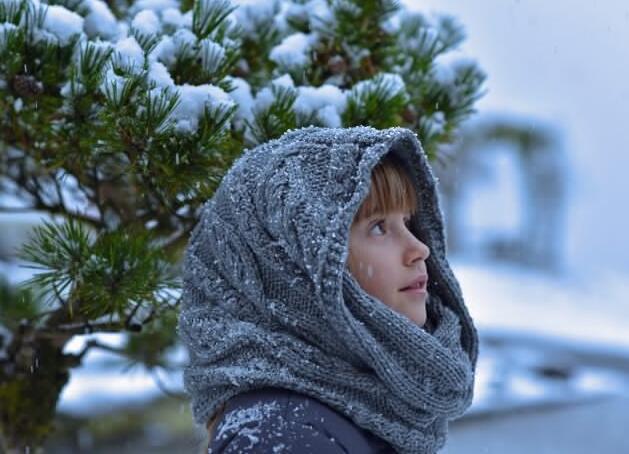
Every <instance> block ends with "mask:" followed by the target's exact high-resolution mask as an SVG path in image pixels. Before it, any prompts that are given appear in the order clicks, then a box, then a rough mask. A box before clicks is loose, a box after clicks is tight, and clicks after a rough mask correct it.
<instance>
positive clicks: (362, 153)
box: [178, 127, 478, 453]
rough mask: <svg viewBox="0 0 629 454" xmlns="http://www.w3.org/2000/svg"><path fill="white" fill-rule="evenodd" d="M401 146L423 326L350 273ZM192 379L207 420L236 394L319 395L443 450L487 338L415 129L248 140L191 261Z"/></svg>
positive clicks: (188, 334) (377, 430) (211, 207)
mask: <svg viewBox="0 0 629 454" xmlns="http://www.w3.org/2000/svg"><path fill="white" fill-rule="evenodd" d="M387 153H394V154H395V155H396V156H397V157H398V158H399V159H401V160H402V161H403V163H404V165H405V168H406V169H407V170H408V171H409V174H410V176H411V179H412V181H413V184H414V186H415V188H416V191H417V196H418V201H419V211H418V214H417V215H416V216H415V217H413V218H412V220H411V229H412V231H413V233H414V234H415V235H416V236H417V237H418V238H421V239H422V240H423V241H424V242H425V243H426V244H427V245H428V246H429V247H430V249H431V255H430V257H429V258H428V260H427V268H428V274H429V284H428V292H429V295H430V297H429V300H428V304H427V311H428V320H429V323H428V325H427V326H426V327H424V328H421V327H419V326H417V325H416V324H414V323H413V322H412V321H410V320H409V319H408V318H407V317H406V316H404V315H401V314H398V313H397V312H395V311H394V310H392V309H391V308H389V307H388V306H386V305H384V304H383V303H381V302H380V301H378V300H377V299H375V298H373V297H371V296H370V295H369V294H367V293H366V292H365V291H363V290H362V289H361V288H360V286H359V284H358V282H357V281H356V280H355V279H354V278H353V277H352V276H351V275H350V274H349V272H348V271H347V269H346V267H345V261H346V258H347V254H348V249H347V245H348V239H349V230H350V226H351V223H352V219H353V217H354V214H355V213H356V212H357V211H358V208H359V207H360V205H361V202H362V201H363V200H364V199H365V198H366V196H367V194H368V192H369V188H370V184H371V170H372V169H373V167H374V166H375V165H376V164H377V162H378V161H379V160H380V158H381V157H382V156H383V155H385V154H387ZM178 332H179V336H180V337H181V339H182V341H183V342H184V344H185V345H186V346H187V348H188V351H189V357H190V363H189V365H188V366H187V367H186V369H185V373H184V383H185V388H186V390H187V392H188V393H189V395H190V397H191V399H192V408H193V413H194V417H195V420H196V421H197V422H198V423H200V424H205V423H206V422H207V421H208V419H209V418H210V417H211V416H212V415H213V414H214V413H215V412H216V411H217V410H218V409H219V407H220V406H221V404H222V403H224V402H226V401H227V400H228V399H229V398H231V397H232V396H234V395H237V394H239V393H242V392H245V391H248V390H251V389H255V388H262V387H265V386H275V387H279V388H285V389H290V390H294V391H297V392H299V393H302V394H305V395H309V396H311V397H314V398H316V399H318V400H320V401H322V402H324V403H326V404H327V405H328V406H330V407H331V408H333V409H335V410H336V411H338V412H339V413H341V414H343V415H345V416H346V417H348V418H349V419H351V420H352V421H353V422H354V423H355V424H356V425H358V426H360V427H362V428H364V429H367V430H368V431H370V432H372V433H374V434H376V435H377V436H379V437H380V438H382V439H384V440H385V441H387V442H388V443H389V444H390V445H391V446H393V447H394V448H395V450H396V451H398V452H401V453H434V452H436V451H437V450H438V449H440V448H441V447H442V446H443V445H444V443H445V437H446V433H447V427H448V420H451V419H453V418H456V417H459V416H461V415H462V414H463V413H464V412H465V410H466V409H467V408H468V407H469V405H470V404H471V401H472V394H473V383H474V370H475V366H476V358H477V354H478V338H477V333H476V330H475V328H474V325H473V324H472V320H471V318H470V316H469V314H468V312H467V309H466V307H465V305H464V302H463V299H462V296H461V290H460V288H459V285H458V283H457V281H456V279H455V277H454V276H453V274H452V271H451V270H450V267H449V265H448V262H447V260H446V250H445V244H444V228H443V220H442V214H441V211H440V208H439V204H438V198H437V193H436V189H435V179H434V177H433V175H432V172H431V170H430V167H429V165H428V162H427V159H426V156H425V154H424V152H423V150H422V148H421V145H420V144H419V141H418V140H417V138H416V136H415V135H414V134H413V133H412V132H410V131H409V130H406V129H402V128H392V129H386V130H376V129H372V128H367V127H356V128H346V129H326V128H314V127H310V128H305V129H301V130H295V131H290V132H287V133H286V134H284V135H283V136H282V137H281V138H279V139H277V140H273V141H270V142H268V143H266V144H264V145H261V146H258V147H256V148H254V149H252V150H247V151H245V152H244V153H243V155H242V156H241V157H240V158H239V159H238V160H237V161H236V162H235V163H234V165H233V167H232V168H231V169H230V170H229V172H228V173H227V174H226V175H225V177H224V178H223V181H222V182H221V185H220V187H219V188H218V190H217V191H216V193H215V195H214V196H213V197H212V199H210V200H209V201H208V202H207V203H206V205H205V206H204V208H203V212H202V215H201V219H200V221H199V223H198V225H197V226H196V228H195V230H194V231H193V233H192V235H191V238H190V242H189V245H188V249H187V251H186V257H185V262H184V293H183V305H182V311H181V315H180V318H179V326H178Z"/></svg>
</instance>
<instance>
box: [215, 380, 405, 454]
mask: <svg viewBox="0 0 629 454" xmlns="http://www.w3.org/2000/svg"><path fill="white" fill-rule="evenodd" d="M240 452H250V453H286V454H288V453H300V454H301V453H304V454H308V453H313V454H315V453H316V454H322V453H326V454H328V453H329V454H352V453H361V454H363V453H364V454H375V453H385V452H393V450H392V449H391V448H390V447H389V445H388V444H386V443H385V442H384V441H383V440H380V439H379V438H378V437H376V436H375V435H373V434H371V433H369V432H368V431H366V430H364V429H361V428H360V427H358V426H356V425H354V424H353V423H352V422H351V421H350V420H349V419H347V418H345V417H344V416H343V415H340V414H338V413H337V412H335V411H334V410H333V409H331V408H330V407H328V406H327V405H325V404H323V403H322V402H319V401H318V400H317V399H314V398H312V397H309V396H306V395H303V394H301V393H297V392H294V391H290V390H286V389H280V388H263V389H257V390H253V391H248V392H246V393H243V394H239V395H237V396H235V397H233V398H232V399H230V400H229V402H228V403H227V405H226V407H225V412H224V414H223V416H222V418H221V419H220V420H219V422H218V424H217V426H216V430H215V431H214V434H213V437H212V439H211V440H210V446H209V449H208V453H209V454H223V453H225V454H227V453H240Z"/></svg>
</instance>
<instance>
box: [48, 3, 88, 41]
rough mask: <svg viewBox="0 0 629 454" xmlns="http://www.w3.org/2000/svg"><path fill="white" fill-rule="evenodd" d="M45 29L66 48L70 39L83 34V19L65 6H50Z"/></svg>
mask: <svg viewBox="0 0 629 454" xmlns="http://www.w3.org/2000/svg"><path fill="white" fill-rule="evenodd" d="M43 29H44V30H46V31H48V32H50V33H52V34H53V35H54V36H55V37H56V38H57V39H58V40H59V44H61V45H62V46H65V45H67V44H69V43H70V39H71V38H72V37H73V36H75V35H78V34H81V33H82V32H83V18H82V17H81V16H79V15H78V14H77V13H75V12H73V11H70V10H68V9H66V8H64V7H63V6H59V5H48V7H47V10H46V17H45V18H44V23H43Z"/></svg>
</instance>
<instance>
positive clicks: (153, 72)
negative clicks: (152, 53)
mask: <svg viewBox="0 0 629 454" xmlns="http://www.w3.org/2000/svg"><path fill="white" fill-rule="evenodd" d="M148 79H149V81H150V82H154V83H155V84H156V85H157V86H158V87H162V88H168V87H171V88H172V87H174V86H175V82H174V81H173V78H172V77H171V76H170V73H169V72H168V69H166V67H165V66H164V65H163V64H162V63H160V62H158V61H151V62H150V63H149V71H148Z"/></svg>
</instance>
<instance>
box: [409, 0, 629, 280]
mask: <svg viewBox="0 0 629 454" xmlns="http://www.w3.org/2000/svg"><path fill="white" fill-rule="evenodd" d="M402 3H403V4H404V5H406V6H407V7H408V8H409V9H412V10H416V11H420V12H422V13H430V12H431V11H432V12H441V13H448V14H451V15H454V16H455V17H456V18H457V19H458V20H459V21H460V22H461V23H462V24H463V26H464V27H465V30H466V34H467V39H466V41H465V42H464V44H463V46H462V48H461V52H460V53H461V55H462V56H465V57H471V58H473V59H475V60H476V61H477V62H478V63H479V65H480V66H481V68H483V70H484V71H485V72H486V73H487V75H488V78H487V82H486V88H487V90H488V91H487V93H486V95H485V96H484V98H482V99H481V100H480V101H479V102H478V104H477V108H478V113H479V114H483V113H506V114H513V115H523V116H528V115H531V116H534V117H536V118H539V119H540V120H542V121H547V122H548V123H549V124H550V125H552V126H553V127H555V128H558V129H559V130H560V131H561V133H562V137H561V141H562V144H563V148H564V153H565V154H566V155H567V157H568V159H569V162H568V164H567V170H568V172H569V173H568V174H569V188H568V191H569V204H568V207H567V220H566V221H567V228H566V231H565V237H564V238H563V240H564V256H565V259H566V262H567V266H568V267H569V268H570V270H571V271H572V272H574V273H576V274H581V275H583V276H584V277H586V276H587V275H589V274H590V273H591V272H594V271H602V272H611V273H623V274H624V273H629V241H628V240H627V239H626V238H625V236H626V235H627V233H626V232H629V210H627V207H628V205H629V204H628V203H627V198H628V197H629V176H627V168H628V164H629V153H627V151H628V150H627V144H628V143H629V141H628V135H629V124H628V123H629V122H628V120H629V2H626V1H624V0H604V1H599V2H574V1H568V0H553V1H552V2H548V1H545V0H510V1H507V0H478V1H474V2H465V1H461V0H456V1H455V0H404V1H403V2H402Z"/></svg>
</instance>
